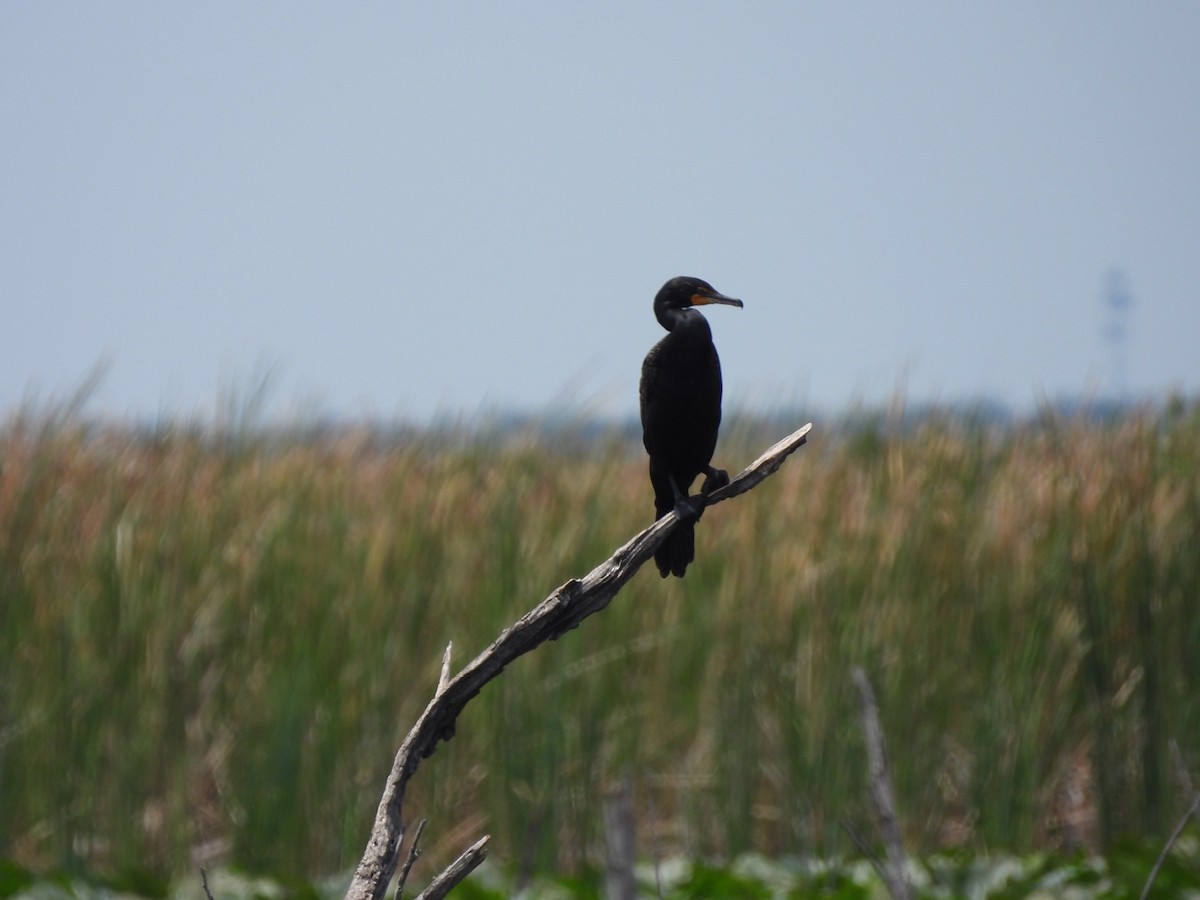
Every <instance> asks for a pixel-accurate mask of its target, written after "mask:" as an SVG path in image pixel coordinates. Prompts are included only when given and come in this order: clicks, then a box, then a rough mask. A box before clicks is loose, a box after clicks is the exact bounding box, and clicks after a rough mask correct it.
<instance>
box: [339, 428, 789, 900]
mask: <svg viewBox="0 0 1200 900" xmlns="http://www.w3.org/2000/svg"><path fill="white" fill-rule="evenodd" d="M811 428H812V424H811V423H809V424H807V425H805V426H804V427H803V428H801V429H800V430H798V431H796V432H794V433H792V434H790V435H788V436H787V437H786V438H784V439H783V440H781V441H779V442H778V443H777V444H775V445H774V446H773V447H771V448H770V449H769V450H767V451H766V452H765V453H764V454H763V455H762V456H760V457H759V458H758V459H756V460H755V461H754V462H752V463H751V464H750V465H749V466H747V467H746V468H745V469H744V470H743V471H742V472H741V473H739V474H738V475H737V477H735V478H734V479H733V480H732V481H731V482H730V483H729V484H728V485H726V486H725V487H723V488H721V489H720V490H718V491H714V492H713V493H711V494H709V495H708V496H706V497H697V498H696V500H695V504H696V506H697V512H701V511H703V509H704V508H706V507H709V506H712V505H713V504H715V503H720V502H722V501H724V500H728V499H730V498H731V497H736V496H738V495H739V494H744V493H745V492H746V491H748V490H750V489H751V488H753V487H755V486H757V485H758V484H760V483H761V482H762V481H763V480H765V479H766V478H767V477H768V476H769V475H771V474H773V473H774V472H776V471H777V470H778V469H779V467H780V466H781V465H783V461H784V460H785V459H786V458H787V457H788V456H789V455H791V454H792V453H794V452H795V451H796V450H797V449H799V448H800V447H801V446H802V445H803V444H804V443H805V442H806V440H807V438H808V432H809V430H810V429H811ZM678 522H679V519H678V517H677V516H676V514H675V513H674V512H671V513H668V514H667V515H665V516H663V517H662V518H661V519H659V520H658V521H657V522H655V523H654V524H653V525H651V526H650V527H649V528H647V529H646V530H644V531H643V532H641V534H639V535H637V536H636V537H634V538H633V539H632V540H631V541H629V542H628V543H627V544H625V545H624V546H623V547H621V548H620V549H618V550H617V552H616V553H614V554H613V555H612V556H611V557H610V558H609V559H607V560H605V561H604V562H602V563H600V565H598V566H596V568H594V569H592V571H591V572H589V573H588V574H587V575H586V576H584V578H583V579H577V578H576V579H572V580H570V581H568V582H567V583H566V584H564V585H562V587H559V588H558V589H556V590H555V591H554V592H553V593H551V594H550V596H548V597H547V598H546V599H545V600H543V601H542V602H541V603H539V604H538V605H537V606H535V607H534V608H533V609H531V610H530V611H529V612H527V613H526V614H525V615H524V616H522V617H521V618H520V619H519V620H518V621H517V622H516V623H514V624H513V625H511V626H509V627H508V628H506V629H505V630H504V631H503V632H501V633H500V636H499V637H497V638H496V640H495V641H493V642H492V644H491V646H489V647H488V648H487V649H486V650H484V651H483V652H482V653H480V654H479V655H478V656H476V657H475V659H473V660H472V661H471V662H470V663H468V664H467V665H466V666H465V667H464V668H463V669H462V670H461V671H460V672H459V673H458V674H457V675H455V676H454V677H452V678H449V680H446V678H445V677H444V676H443V678H441V679H439V681H440V683H439V685H438V690H437V693H436V695H435V696H434V698H433V699H432V700H431V701H430V702H429V705H428V706H426V707H425V711H424V712H423V713H421V716H420V718H418V719H417V722H416V724H415V725H413V727H412V730H411V731H409V733H408V735H407V736H406V737H405V738H404V741H403V743H401V745H400V749H399V751H398V752H397V753H396V758H395V761H394V762H393V763H392V770H391V773H390V774H389V775H388V779H387V784H386V786H385V787H384V791H383V796H382V797H381V798H380V801H379V808H378V811H377V812H376V814H375V824H374V826H373V827H372V829H371V836H370V838H369V840H368V841H367V847H366V850H365V851H364V852H363V856H362V859H361V860H360V861H359V864H358V867H357V869H356V870H355V872H354V878H353V879H352V880H351V882H350V888H349V890H347V892H346V900H381V898H382V897H383V896H384V894H385V893H386V891H387V887H388V883H389V882H390V881H391V880H392V876H393V875H394V874H395V871H396V864H397V853H398V848H399V847H400V843H401V841H402V840H403V839H404V826H403V824H402V822H401V810H402V807H403V805H404V792H405V789H406V788H407V786H408V780H409V779H410V778H411V777H412V775H413V773H414V772H415V771H416V770H417V766H418V765H420V763H421V760H423V759H424V758H425V757H427V756H429V755H430V754H431V753H433V751H434V750H435V749H436V748H437V746H438V744H439V743H441V742H442V741H447V740H449V739H450V738H452V737H454V729H455V723H456V721H457V719H458V716H459V714H460V713H461V712H462V710H463V707H465V706H466V705H467V703H468V702H470V700H471V699H472V698H473V697H475V695H476V694H478V693H479V691H480V690H481V689H482V688H483V686H484V685H485V684H487V683H488V682H489V681H491V680H492V679H493V678H495V677H497V676H498V675H499V674H500V673H501V672H503V671H504V668H505V667H506V666H507V665H509V663H511V662H512V661H513V660H515V659H517V658H518V657H520V656H523V655H524V654H526V653H528V652H529V651H530V650H533V649H534V648H535V647H538V646H540V645H541V644H543V643H545V642H546V641H552V640H556V639H558V638H560V637H562V636H563V635H564V634H566V633H567V632H568V631H571V630H572V629H574V628H576V627H578V625H579V624H580V623H581V622H582V621H583V620H584V619H586V618H587V617H588V616H590V615H592V614H593V613H597V612H599V611H600V610H602V609H604V608H605V607H606V606H608V604H609V603H610V602H611V601H612V599H613V597H615V596H616V594H617V592H618V591H619V590H620V589H621V588H622V587H624V586H625V583H626V582H628V581H629V579H631V578H632V577H633V576H634V574H635V573H636V572H637V570H638V569H639V568H641V566H642V564H643V563H645V562H646V561H647V560H648V559H650V558H651V557H652V556H653V555H654V551H655V550H657V549H658V547H659V545H660V544H661V543H662V542H663V540H665V539H666V537H667V535H669V534H670V533H671V532H672V531H673V530H674V529H675V526H676V525H677V524H678ZM449 652H450V651H449V648H447V652H446V656H445V657H444V658H443V672H444V675H445V674H448V673H449ZM483 840H484V841H486V840H487V838H486V837H485V838H484V839H483ZM476 846H480V844H478V843H477V844H476ZM468 852H469V851H468ZM464 855H465V854H464ZM476 864H478V862H476ZM426 892H427V893H428V889H427V891H426ZM422 896H424V895H422Z"/></svg>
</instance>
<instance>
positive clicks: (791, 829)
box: [0, 404, 1200, 875]
mask: <svg viewBox="0 0 1200 900" xmlns="http://www.w3.org/2000/svg"><path fill="white" fill-rule="evenodd" d="M777 430H778V433H775V431H774V430H770V431H769V433H768V430H765V427H764V426H763V425H762V424H761V423H759V424H758V425H754V424H753V423H750V424H745V425H743V426H741V427H734V428H732V429H730V433H729V435H728V436H727V438H726V439H725V441H724V444H723V447H722V449H721V450H720V451H719V457H720V458H719V460H718V462H719V463H720V464H722V465H726V466H728V467H729V468H731V469H735V468H738V467H740V466H741V465H742V464H744V463H746V462H748V461H749V460H750V459H751V458H753V456H755V455H757V453H758V452H759V451H760V450H761V449H762V448H763V447H765V446H766V445H767V444H768V443H770V442H771V441H772V440H773V439H774V438H776V437H779V436H781V435H782V434H783V432H784V431H786V430H790V427H786V426H785V427H781V428H779V429H777ZM1198 464H1200V414H1198V411H1197V409H1196V408H1195V407H1188V406H1186V405H1182V404H1177V405H1176V406H1175V407H1174V408H1172V409H1171V410H1170V411H1169V412H1166V413H1162V414H1154V415H1151V414H1149V413H1146V414H1130V415H1128V416H1125V417H1123V418H1120V419H1117V420H1114V421H1110V422H1105V423H1096V422H1091V421H1087V420H1084V419H1069V420H1061V419H1056V418H1054V417H1053V416H1049V415H1047V416H1046V417H1045V418H1044V419H1043V420H1041V421H1038V422H1034V423H1029V424H1024V425H1019V426H1011V427H1006V428H993V427H989V426H986V425H984V424H980V423H972V422H970V421H966V420H963V419H959V418H953V417H938V416H932V415H931V416H929V417H927V418H925V419H923V420H921V421H920V422H918V423H916V424H912V425H910V426H907V427H904V428H901V427H899V426H898V425H897V426H893V425H890V424H889V423H887V422H886V421H879V422H872V423H868V424H858V425H853V426H849V425H836V424H822V423H818V426H817V428H816V429H815V430H814V433H813V437H812V439H811V442H810V444H809V446H807V447H805V448H804V449H803V450H802V451H800V453H799V454H797V456H796V457H795V458H793V459H792V460H789V462H788V463H787V464H786V465H785V466H784V468H783V469H782V470H781V471H780V472H779V473H778V474H777V475H776V476H774V477H773V478H771V479H770V480H769V481H768V482H766V483H765V484H763V485H762V486H761V487H759V488H758V489H757V490H755V491H753V492H751V493H750V494H749V495H747V496H745V497H742V498H739V499H737V500H735V501H732V502H730V503H727V504H722V505H721V506H718V507H715V508H713V509H711V510H710V511H709V512H707V513H706V515H705V516H704V519H703V521H702V522H701V523H700V525H699V527H698V530H697V561H696V563H695V565H694V567H693V568H691V569H690V570H689V572H688V576H687V578H685V579H683V580H682V581H679V580H675V579H672V580H669V581H661V580H660V579H659V578H658V577H657V575H656V574H655V573H654V572H653V571H652V570H651V569H648V570H647V571H646V572H644V573H641V574H639V575H638V577H637V578H636V579H635V580H634V581H633V582H632V583H631V584H630V585H629V586H628V587H627V588H626V589H625V590H624V591H623V592H622V593H621V594H620V595H619V596H618V597H617V599H616V600H615V601H614V602H613V604H612V606H611V607H610V608H609V609H607V610H606V611H605V612H604V613H602V614H600V615H598V616H596V617H593V618H592V619H590V620H589V621H587V622H586V623H584V625H583V626H582V627H581V628H579V629H577V630H576V631H574V632H572V633H571V634H569V635H567V636H565V637H564V638H562V639H561V640H559V641H557V642H555V643H552V644H549V645H547V646H544V647H541V648H538V649H537V650H536V651H535V652H534V653H532V654H530V655H529V656H527V657H525V658H523V659H521V660H519V661H518V662H517V663H516V664H514V665H513V666H512V667H510V669H509V670H508V671H507V672H506V673H505V674H504V675H503V677H502V678H501V679H500V680H499V681H498V682H496V683H494V684H493V685H491V686H489V687H488V688H486V689H485V690H484V692H483V693H482V694H481V695H480V697H479V698H478V699H477V700H476V701H475V702H474V703H473V704H472V705H470V706H469V707H468V708H467V710H466V711H465V712H464V714H463V716H462V717H461V719H460V721H459V726H458V734H457V737H456V738H455V739H454V740H453V741H451V742H450V743H449V744H446V745H443V746H442V747H441V748H440V749H439V751H438V753H437V754H435V756H433V757H432V758H431V759H429V760H427V761H426V762H425V763H424V764H423V767H422V769H421V770H420V771H419V772H418V774H417V776H416V778H415V780H414V782H413V785H412V787H411V789H410V793H409V798H408V809H409V815H410V816H411V817H413V818H416V817H419V816H427V817H429V818H430V826H429V829H428V830H427V831H426V838H425V842H426V845H427V850H428V852H427V854H426V857H425V858H423V860H422V861H421V863H420V864H419V865H420V866H430V867H431V866H432V865H435V864H436V863H437V862H439V861H445V860H446V859H448V857H449V856H451V855H453V854H454V853H456V852H457V851H458V850H459V849H461V846H462V845H464V844H465V843H466V842H467V841H468V840H469V839H473V838H474V837H475V836H477V835H478V834H479V833H481V832H483V831H490V832H492V834H493V835H494V838H493V840H494V848H495V849H494V852H495V853H496V854H498V855H500V856H502V857H505V858H508V859H510V860H513V861H514V863H516V864H517V865H518V866H523V867H525V869H526V870H528V871H548V870H557V871H564V870H570V869H578V868H583V867H588V866H593V865H595V864H597V863H598V862H599V861H600V860H601V859H602V847H603V834H602V830H601V814H600V810H601V807H602V803H603V799H604V797H605V795H606V793H607V791H608V790H609V789H610V786H611V785H612V784H613V783H614V782H615V781H616V780H617V779H619V778H622V777H628V778H630V779H631V780H632V782H633V784H634V788H635V795H636V798H637V810H638V819H639V838H640V841H639V843H640V846H642V847H643V848H645V850H644V855H646V856H649V855H650V854H651V853H652V852H657V853H659V854H661V855H667V854H670V853H675V852H682V853H685V854H688V855H690V856H693V857H700V856H714V857H722V856H728V855H731V854H735V853H738V852H741V851H743V850H746V849H749V848H754V849H757V850H760V851H763V852H766V853H769V854H773V855H786V854H800V853H809V852H821V853H831V852H842V853H844V852H853V847H852V845H851V843H850V841H849V838H848V837H847V836H846V832H845V830H844V828H843V824H845V825H849V826H850V827H851V828H854V829H855V830H857V831H859V832H861V833H862V834H864V835H867V836H871V835H873V834H874V831H873V828H872V825H871V816H870V810H869V807H868V804H867V801H866V787H865V776H864V768H865V763H864V753H863V749H862V741H861V736H860V734H859V731H858V718H857V709H856V705H855V702H856V701H855V695H854V693H853V691H852V689H851V686H850V682H849V671H850V669H851V667H853V666H855V665H862V666H864V667H865V668H866V670H867V671H868V673H869V674H870V677H871V678H872V681H873V683H874V685H875V688H876V691H877V693H878V696H879V700H880V703H881V707H882V715H883V723H884V727H885V729H886V732H887V736H888V740H889V749H890V755H891V760H892V764H893V767H894V777H895V781H896V788H897V793H898V801H899V806H900V809H901V812H902V815H903V818H904V824H905V828H906V833H907V835H908V838H909V840H910V843H911V845H912V847H913V849H914V850H916V849H924V850H928V849H932V848H937V847H946V846H957V845H962V846H966V847H968V848H970V849H974V850H979V849H981V848H986V847H992V846H1001V845H1003V846H1007V847H1011V848H1014V849H1027V848H1030V847H1046V846H1058V847H1061V846H1064V845H1070V844H1072V843H1075V842H1082V843H1083V844H1084V845H1085V846H1087V845H1096V846H1098V845H1101V844H1103V843H1104V842H1105V841H1109V840H1112V839H1113V838H1115V837H1116V836H1119V835H1122V834H1126V833H1135V834H1141V835H1154V834H1161V833H1162V832H1163V831H1164V829H1165V828H1167V827H1169V826H1170V823H1171V821H1172V817H1173V816H1174V815H1175V814H1176V807H1175V805H1174V803H1175V801H1176V798H1177V797H1178V796H1179V794H1180V788H1179V784H1180V780H1181V777H1182V776H1181V774H1180V773H1179V772H1178V771H1177V767H1174V766H1173V759H1176V758H1179V756H1180V755H1179V754H1177V755H1176V756H1174V757H1173V756H1172V754H1171V751H1170V747H1171V744H1172V742H1175V744H1176V745H1177V746H1178V747H1179V748H1180V749H1181V750H1182V754H1181V758H1182V759H1183V763H1184V768H1185V769H1186V768H1189V767H1190V770H1191V772H1192V773H1193V774H1194V773H1195V771H1196V768H1197V763H1198V760H1197V757H1196V756H1195V754H1196V752H1197V751H1196V748H1197V747H1198V746H1200V699H1198V698H1200V666H1198V665H1197V664H1196V653H1197V650H1198V649H1200V616H1196V615H1195V603H1196V600H1197V597H1198V596H1200V552H1197V549H1196V548H1197V540H1198V537H1197V536H1198V535H1200V483H1198V477H1197V474H1196V473H1197V469H1198V468H1200V465H1198ZM651 509H652V505H651V498H650V491H649V487H648V484H647V479H646V476H645V463H644V460H643V456H642V454H641V451H640V448H639V447H637V446H635V445H634V443H633V442H630V441H628V440H625V439H623V438H622V437H621V436H620V435H618V434H616V433H613V434H612V435H605V436H601V437H596V438H592V439H589V440H585V439H583V437H582V435H581V434H578V433H570V432H568V433H562V434H556V435H552V436H551V437H546V436H545V435H535V434H523V433H519V432H518V433H497V434H493V435H466V434H445V433H442V434H435V433H432V432H429V433H418V434H410V435H403V436H398V437H395V438H389V439H385V438H384V437H382V436H380V435H379V434H377V433H374V432H371V431H367V430H361V431H358V430H346V431H344V432H340V433H337V434H327V435H309V436H307V437H303V438H301V437H280V436H278V435H274V436H272V435H269V434H266V433H258V432H254V431H252V430H246V431H244V432H242V433H237V434H234V435H228V434H226V435H223V436H222V435H217V434H214V433H205V432H202V431H199V430H192V429H187V428H174V427H170V426H164V427H162V428H160V429H158V430H156V431H154V432H152V433H131V432H129V431H125V430H122V429H119V428H115V427H104V426H85V425H83V424H80V423H79V422H78V421H76V420H75V419H74V418H73V417H70V416H54V415H45V416H41V417H37V416H30V415H25V416H20V417H16V418H13V419H12V420H10V421H9V422H8V423H6V424H5V425H4V426H3V428H2V429H0V809H2V810H3V814H2V815H0V858H3V857H9V858H14V859H17V860H18V861H21V862H22V863H24V864H28V865H33V866H36V867H43V868H46V867H60V866H65V867H68V868H70V867H75V868H87V869H90V870H93V871H117V870H121V869H127V868H130V867H141V868H148V869H151V870H154V871H159V872H173V871H178V870H180V869H183V868H186V867H187V866H189V865H190V864H193V863H194V862H196V861H199V862H204V861H206V860H216V859H229V860H233V861H236V862H238V863H241V864H243V865H246V866H248V867H250V868H252V869H257V870H272V871H277V872H293V873H302V874H308V875H313V874H324V873H329V872H331V871H337V870H339V869H342V868H345V867H346V866H348V865H351V864H352V863H353V862H354V861H355V860H356V859H357V856H358V854H359V853H360V851H361V849H362V846H363V844H364V842H365V839H366V834H367V830H368V828H369V825H370V822H371V819H372V816H373V813H374V808H375V804H376V803H377V800H378V794H379V790H380V788H381V786H382V782H383V778H384V776H385V774H386V772H387V770H388V768H389V766H390V763H391V759H392V755H393V754H394V752H395V749H396V747H397V746H398V744H399V741H400V739H401V737H402V736H403V734H404V732H405V731H406V730H407V729H408V727H409V725H410V724H411V723H412V721H413V720H414V719H415V717H416V716H417V715H418V714H419V713H420V711H421V709H422V708H423V707H424V705H425V703H426V702H427V700H428V697H429V696H430V693H431V691H432V689H433V687H434V685H435V684H436V680H437V674H438V668H439V664H440V660H441V655H442V651H443V649H444V648H445V646H446V644H447V642H449V641H453V642H454V648H455V663H456V664H457V665H462V664H464V663H465V662H466V661H467V660H468V659H469V658H470V657H471V656H473V655H474V654H475V653H477V652H479V651H480V650H482V649H483V648H484V647H486V646H487V644H488V643H490V641H491V640H492V639H493V638H494V637H495V636H496V634H497V633H498V631H499V630H500V629H502V628H503V627H505V626H506V625H507V624H509V623H511V622H512V621H513V620H515V619H516V618H517V617H519V616H520V615H521V614H522V613H523V612H525V611H526V610H527V609H528V608H530V607H531V606H533V605H534V604H535V603H537V602H538V601H540V600H541V599H542V598H543V597H544V596H545V595H546V594H547V593H548V592H549V591H550V590H552V589H553V588H554V587H556V586H558V585H559V584H561V583H562V582H564V581H566V580H567V579H568V578H571V577H577V576H581V575H583V574H584V573H586V572H587V571H588V570H590V569H591V568H592V567H593V566H594V565H596V564H597V563H599V562H600V561H602V560H603V559H604V558H606V557H607V556H608V555H609V554H610V553H611V552H612V550H614V549H615V548H616V547H617V546H619V545H620V544H621V543H623V542H624V541H625V540H626V539H628V538H629V537H630V536H631V535H632V534H634V533H635V532H636V531H637V530H638V529H640V528H641V527H643V526H645V525H646V524H648V522H649V520H650V515H651ZM1072 791H1076V792H1080V791H1081V792H1082V793H1083V795H1084V797H1085V800H1084V804H1085V806H1086V807H1087V810H1088V811H1090V812H1091V813H1093V816H1092V821H1093V822H1096V821H1097V820H1096V815H1095V814H1098V816H1099V818H1098V822H1097V824H1095V825H1087V824H1085V825H1077V824H1074V823H1073V820H1071V819H1070V815H1069V813H1068V812H1064V808H1065V807H1064V804H1065V803H1066V800H1065V799H1064V798H1065V797H1067V795H1069V794H1071V792H1072Z"/></svg>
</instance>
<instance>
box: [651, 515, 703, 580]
mask: <svg viewBox="0 0 1200 900" xmlns="http://www.w3.org/2000/svg"><path fill="white" fill-rule="evenodd" d="M667 512H670V510H667ZM659 517H660V518H661V517H662V514H660V516H659ZM695 525H696V523H695V522H680V523H679V525H678V526H677V527H676V529H675V530H674V531H672V532H671V533H670V534H669V535H668V536H667V539H666V540H665V541H663V542H662V544H661V545H660V546H659V548H658V550H656V551H655V552H654V562H655V564H656V565H657V566H658V574H659V575H661V576H662V577H663V578H666V577H667V576H668V575H674V576H676V577H677V578H682V577H683V573H684V572H686V571H687V567H688V563H690V562H692V560H694V559H695V558H696V529H695Z"/></svg>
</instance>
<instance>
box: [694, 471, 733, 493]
mask: <svg viewBox="0 0 1200 900" xmlns="http://www.w3.org/2000/svg"><path fill="white" fill-rule="evenodd" d="M704 471H705V475H704V483H703V484H701V485H700V493H701V494H703V495H704V496H706V497H707V496H708V495H709V494H711V493H712V492H713V491H719V490H720V489H721V488H723V487H725V486H726V485H728V484H729V473H728V472H726V471H725V470H724V469H714V468H713V467H712V466H709V467H708V468H707V469H705V470H704Z"/></svg>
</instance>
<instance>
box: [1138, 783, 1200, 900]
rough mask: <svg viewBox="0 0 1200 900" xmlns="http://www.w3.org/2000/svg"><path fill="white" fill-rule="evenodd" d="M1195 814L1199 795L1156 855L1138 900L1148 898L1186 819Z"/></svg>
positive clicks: (1199, 809)
mask: <svg viewBox="0 0 1200 900" xmlns="http://www.w3.org/2000/svg"><path fill="white" fill-rule="evenodd" d="M1197 812H1200V794H1197V795H1196V799H1194V800H1193V801H1192V805H1191V806H1189V807H1188V808H1187V812H1185V813H1184V814H1183V818H1181V819H1180V820H1179V823H1178V824H1177V825H1176V826H1175V830H1174V831H1172V832H1171V836H1170V837H1169V838H1167V842H1166V843H1165V844H1163V848H1162V851H1161V852H1160V853H1159V854H1158V859H1156V860H1155V861H1154V868H1152V869H1151V870H1150V875H1149V877H1147V878H1146V884H1145V885H1144V886H1143V887H1142V893H1141V895H1140V896H1139V898H1138V900H1146V898H1147V897H1149V896H1150V889H1151V888H1153V887H1154V882H1155V880H1156V879H1157V878H1158V873H1159V871H1160V870H1161V869H1162V867H1163V863H1165V862H1166V861H1167V854H1168V853H1170V852H1171V848H1172V847H1174V846H1175V842H1176V841H1177V840H1179V836H1180V835H1181V834H1183V829H1184V828H1185V827H1186V826H1187V823H1188V819H1190V818H1191V817H1192V816H1194V815H1196V813H1197Z"/></svg>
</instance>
